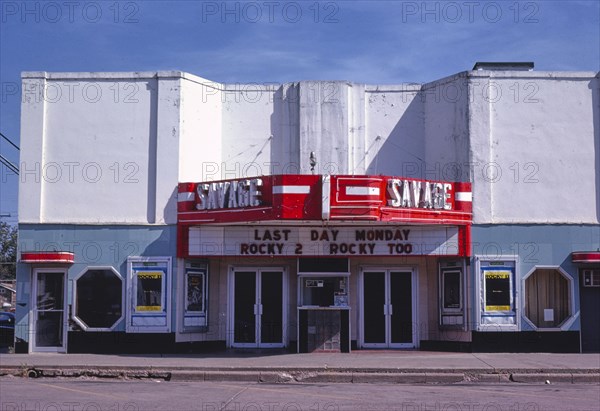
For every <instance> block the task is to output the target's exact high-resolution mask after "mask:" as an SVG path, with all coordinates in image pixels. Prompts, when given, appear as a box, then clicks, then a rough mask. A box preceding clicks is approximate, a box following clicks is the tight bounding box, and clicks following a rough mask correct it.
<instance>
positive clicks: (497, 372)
mask: <svg viewBox="0 0 600 411" xmlns="http://www.w3.org/2000/svg"><path fill="white" fill-rule="evenodd" d="M0 375H12V376H24V377H30V378H36V377H100V378H157V379H164V380H169V381H176V380H177V381H254V382H279V383H282V382H321V383H325V382H327V383H332V382H355V383H358V382H374V383H384V382H387V383H415V384H417V383H437V384H442V383H458V382H485V383H489V382H498V383H501V382H507V383H508V382H513V383H514V382H524V383H558V382H561V383H596V384H598V383H600V354H548V353H527V354H522V353H518V354H515V353H500V354H499V353H447V352H429V351H387V350H386V351H375V350H363V351H353V352H352V353H349V354H341V353H311V354H290V353H288V352H279V351H265V350H228V351H224V352H216V353H203V354H162V355H161V354H150V355H148V354H146V355H103V354H0Z"/></svg>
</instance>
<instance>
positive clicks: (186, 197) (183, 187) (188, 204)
mask: <svg viewBox="0 0 600 411" xmlns="http://www.w3.org/2000/svg"><path fill="white" fill-rule="evenodd" d="M195 187H196V185H195V184H194V183H179V187H178V190H177V191H178V193H177V211H192V210H194V206H195V201H196V188H195Z"/></svg>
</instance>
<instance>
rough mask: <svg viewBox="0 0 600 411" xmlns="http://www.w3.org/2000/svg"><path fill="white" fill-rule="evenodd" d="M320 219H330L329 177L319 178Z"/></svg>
mask: <svg viewBox="0 0 600 411" xmlns="http://www.w3.org/2000/svg"><path fill="white" fill-rule="evenodd" d="M321 191H322V195H321V218H322V219H323V220H329V217H331V197H330V196H331V176H329V175H323V176H321Z"/></svg>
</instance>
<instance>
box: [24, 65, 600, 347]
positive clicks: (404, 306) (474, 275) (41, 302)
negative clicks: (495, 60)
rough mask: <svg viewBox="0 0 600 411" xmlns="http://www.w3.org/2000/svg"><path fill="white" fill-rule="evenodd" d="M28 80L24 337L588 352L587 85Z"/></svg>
mask: <svg viewBox="0 0 600 411" xmlns="http://www.w3.org/2000/svg"><path fill="white" fill-rule="evenodd" d="M523 68H530V67H528V66H527V65H519V64H517V65H500V66H499V67H497V66H489V65H488V66H486V65H480V66H476V67H475V68H474V70H472V71H466V72H462V73H458V74H456V75H452V76H450V77H447V78H444V79H441V80H437V81H434V82H432V83H427V84H399V85H385V86H383V85H364V84H355V83H348V82H325V81H323V82H298V83H286V84H282V85H275V84H266V85H264V84H263V85H258V84H220V83H215V82H211V81H208V80H205V79H202V78H199V77H196V76H193V75H190V74H187V73H182V72H147V73H144V72H142V73H140V72H135V73H45V72H28V73H24V74H23V76H22V77H23V103H22V123H21V147H22V150H21V173H20V174H21V175H20V192H19V251H20V261H19V264H18V271H17V282H18V285H17V330H16V338H17V341H16V342H17V343H16V348H17V351H18V352H44V351H50V352H122V353H126V352H172V351H190V350H204V349H213V348H221V349H222V348H230V349H247V348H255V349H289V350H291V351H293V352H314V351H341V352H348V351H351V350H357V349H423V350H437V349H439V350H463V351H469V350H473V351H498V350H507V351H569V352H579V351H600V347H599V346H598V344H599V343H598V341H599V335H598V329H599V327H598V319H597V317H595V316H594V313H596V312H597V309H598V308H599V307H598V305H599V304H600V294H599V291H600V271H599V269H600V253H599V252H598V251H597V250H598V249H599V247H600V225H599V220H598V219H599V215H600V207H599V205H600V201H599V197H598V193H599V190H598V186H599V185H600V182H599V177H598V175H599V170H600V166H599V160H598V157H599V155H598V153H599V152H600V148H599V137H598V136H599V127H600V126H599V124H600V122H599V104H598V103H599V99H598V98H599V78H598V76H597V74H596V73H572V72H535V71H531V70H522V69H523Z"/></svg>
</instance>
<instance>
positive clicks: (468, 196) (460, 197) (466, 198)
mask: <svg viewBox="0 0 600 411" xmlns="http://www.w3.org/2000/svg"><path fill="white" fill-rule="evenodd" d="M454 199H455V200H456V201H463V202H469V203H471V202H473V193H472V192H470V191H457V192H456V193H454Z"/></svg>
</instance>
